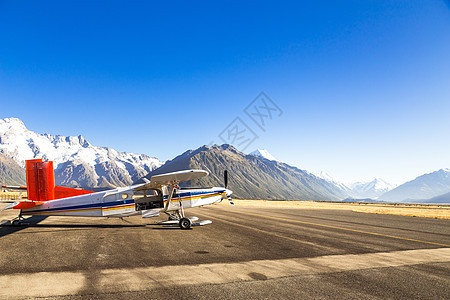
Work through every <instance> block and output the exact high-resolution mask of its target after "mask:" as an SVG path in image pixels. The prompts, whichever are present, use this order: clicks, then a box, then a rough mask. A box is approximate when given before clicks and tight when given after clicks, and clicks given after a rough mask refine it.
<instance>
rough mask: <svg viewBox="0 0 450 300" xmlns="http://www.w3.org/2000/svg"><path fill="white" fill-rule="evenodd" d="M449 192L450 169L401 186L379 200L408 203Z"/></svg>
mask: <svg viewBox="0 0 450 300" xmlns="http://www.w3.org/2000/svg"><path fill="white" fill-rule="evenodd" d="M449 192H450V169H440V170H439V171H435V172H432V173H428V174H424V175H422V176H419V177H417V178H416V179H414V180H411V181H408V182H406V183H404V184H402V185H399V186H398V187H396V188H395V189H393V190H391V191H389V192H387V193H385V194H383V195H381V196H380V198H379V199H380V200H383V201H390V202H408V201H410V200H420V199H430V198H433V197H436V196H440V195H443V194H445V193H449Z"/></svg>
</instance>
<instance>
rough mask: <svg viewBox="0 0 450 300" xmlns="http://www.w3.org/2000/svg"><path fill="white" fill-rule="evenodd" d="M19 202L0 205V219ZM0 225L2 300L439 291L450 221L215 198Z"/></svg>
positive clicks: (447, 274) (449, 290)
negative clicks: (188, 220) (178, 207)
mask: <svg viewBox="0 0 450 300" xmlns="http://www.w3.org/2000/svg"><path fill="white" fill-rule="evenodd" d="M14 214H17V211H13V210H9V211H5V212H2V213H1V215H0V218H1V219H8V218H12V217H14ZM186 214H187V215H188V216H197V217H199V218H200V220H204V219H209V220H212V221H213V223H212V224H210V225H207V226H202V227H194V228H193V229H192V230H181V229H179V228H178V227H175V228H171V227H162V226H159V225H155V224H154V222H155V221H157V220H164V219H165V218H164V217H159V218H150V219H142V218H141V217H140V216H134V217H129V218H125V219H124V220H121V219H116V218H109V219H106V218H76V217H47V218H43V217H31V218H30V219H29V221H30V223H31V225H30V226H23V227H11V226H2V227H0V298H2V299H4V298H6V299H7V298H27V297H49V298H64V299H66V298H67V299H123V298H138V297H139V298H151V299H167V298H181V299H184V298H191V299H212V298H215V299H228V298H237V299H269V298H279V299H280V298H283V299H329V298H332V299H362V298H364V299H388V298H391V299H448V297H449V295H450V220H445V219H431V218H415V217H405V216H394V215H378V214H365V213H356V212H352V211H350V210H348V211H347V210H330V209H286V208H284V209H277V210H275V209H273V208H259V207H246V206H234V207H232V206H225V205H214V206H206V207H202V208H195V209H189V210H187V211H186Z"/></svg>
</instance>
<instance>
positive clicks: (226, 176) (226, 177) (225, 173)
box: [223, 170, 228, 188]
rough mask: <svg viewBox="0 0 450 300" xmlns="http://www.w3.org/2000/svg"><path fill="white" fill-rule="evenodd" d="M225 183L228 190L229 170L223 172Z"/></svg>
mask: <svg viewBox="0 0 450 300" xmlns="http://www.w3.org/2000/svg"><path fill="white" fill-rule="evenodd" d="M223 181H224V183H225V188H227V186H228V171H227V170H225V171H223Z"/></svg>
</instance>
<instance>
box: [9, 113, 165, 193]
mask: <svg viewBox="0 0 450 300" xmlns="http://www.w3.org/2000/svg"><path fill="white" fill-rule="evenodd" d="M0 152H1V153H3V154H4V155H5V156H7V157H10V158H12V159H13V160H14V161H15V162H16V163H17V164H18V165H19V166H21V167H22V168H23V167H24V165H25V160H26V159H34V158H43V159H44V160H52V161H53V163H54V167H55V181H56V184H57V185H62V186H70V187H89V188H97V187H113V186H123V185H130V184H132V183H133V182H134V181H136V180H138V179H140V178H142V177H143V176H145V175H146V174H147V173H148V172H150V171H152V170H154V169H156V168H158V167H160V166H161V165H162V162H161V161H160V160H158V159H157V158H154V157H150V156H147V155H145V154H134V153H127V152H118V151H116V150H114V149H112V148H109V147H97V146H93V145H91V144H90V143H89V142H88V141H87V140H86V139H85V138H84V137H82V136H81V135H80V136H68V137H66V136H61V135H50V134H47V133H45V134H38V133H36V132H33V131H30V130H28V129H27V128H26V127H25V124H24V123H23V122H22V121H21V120H19V119H17V118H6V119H4V120H1V119H0Z"/></svg>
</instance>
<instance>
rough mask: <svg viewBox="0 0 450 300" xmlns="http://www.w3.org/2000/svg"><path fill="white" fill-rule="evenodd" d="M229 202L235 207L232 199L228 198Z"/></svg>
mask: <svg viewBox="0 0 450 300" xmlns="http://www.w3.org/2000/svg"><path fill="white" fill-rule="evenodd" d="M228 201H230V204H231V205H233V206H234V202H233V199H231V197H228Z"/></svg>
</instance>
